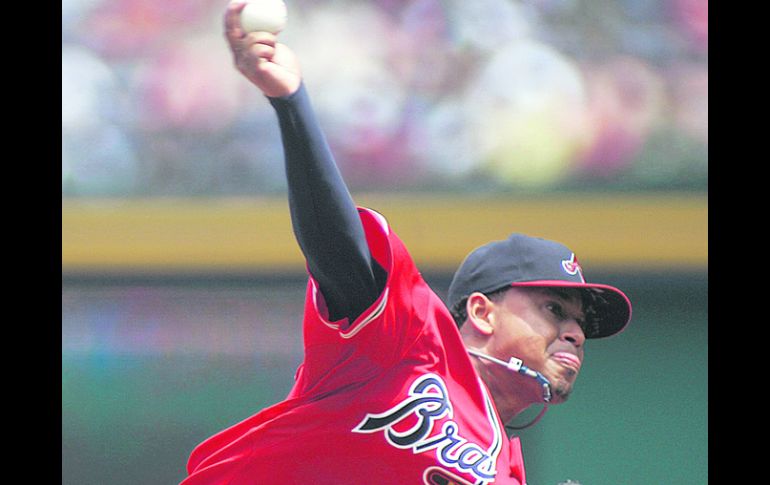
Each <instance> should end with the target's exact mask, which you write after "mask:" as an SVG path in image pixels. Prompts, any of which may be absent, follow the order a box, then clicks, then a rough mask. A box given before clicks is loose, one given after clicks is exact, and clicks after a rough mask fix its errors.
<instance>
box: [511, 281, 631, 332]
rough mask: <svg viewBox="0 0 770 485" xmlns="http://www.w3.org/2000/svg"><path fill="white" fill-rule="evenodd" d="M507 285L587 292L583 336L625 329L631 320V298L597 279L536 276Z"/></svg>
mask: <svg viewBox="0 0 770 485" xmlns="http://www.w3.org/2000/svg"><path fill="white" fill-rule="evenodd" d="M511 286H527V287H544V288H577V289H581V290H585V292H586V294H587V295H588V296H590V301H589V302H588V305H586V306H587V307H586V308H584V312H585V313H586V325H585V328H584V331H585V333H586V338H603V337H609V336H611V335H615V334H617V333H620V332H622V331H623V330H625V329H626V327H627V326H628V324H629V322H630V321H631V300H629V299H628V297H627V296H626V295H625V293H623V292H622V291H620V290H619V289H617V288H615V287H613V286H609V285H602V284H597V283H575V282H571V281H564V280H539V281H522V282H515V283H511Z"/></svg>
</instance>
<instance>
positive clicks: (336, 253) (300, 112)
mask: <svg viewBox="0 0 770 485" xmlns="http://www.w3.org/2000/svg"><path fill="white" fill-rule="evenodd" d="M268 99H269V100H270V103H271V104H272V106H273V107H274V109H275V111H276V113H277V115H278V121H279V126H280V129H281V138H282V141H283V148H284V157H285V162H286V165H285V166H286V178H287V183H288V194H289V209H290V213H291V220H292V227H293V229H294V233H295V236H296V238H297V242H298V243H299V246H300V248H301V250H302V252H303V254H304V256H305V258H306V260H307V263H308V268H309V270H310V273H311V274H312V275H313V277H314V278H315V279H316V281H317V282H318V283H319V286H320V287H321V291H322V293H323V295H324V298H325V299H326V304H327V307H328V308H329V312H330V318H331V319H332V320H336V319H339V318H342V317H348V318H350V319H351V320H352V319H355V317H357V316H358V315H359V314H360V313H362V312H363V311H364V310H365V309H366V308H367V307H368V306H369V305H370V304H371V303H373V302H374V300H375V299H376V298H377V296H378V295H379V293H380V291H381V283H378V280H379V281H381V280H382V275H381V274H380V273H381V272H382V270H381V268H379V267H378V266H377V265H376V263H374V262H373V260H372V258H371V253H370V251H369V247H368V245H367V242H366V237H365V234H364V230H363V226H362V225H361V221H360V218H359V216H358V210H357V209H356V205H355V203H354V201H353V199H352V197H351V195H350V193H349V191H348V188H347V186H346V185H345V183H344V180H343V178H342V175H341V174H340V171H339V169H338V167H337V164H336V163H335V160H334V157H333V154H332V153H331V150H330V148H329V146H328V143H327V141H326V138H325V136H324V134H323V132H322V131H321V129H320V126H319V124H318V123H317V120H316V117H315V113H314V112H313V109H312V105H311V103H310V98H309V96H308V93H307V92H306V90H305V87H304V85H302V86H300V88H299V90H298V91H296V92H295V93H294V94H292V95H290V96H288V97H285V98H268Z"/></svg>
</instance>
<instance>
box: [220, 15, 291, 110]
mask: <svg viewBox="0 0 770 485" xmlns="http://www.w3.org/2000/svg"><path fill="white" fill-rule="evenodd" d="M245 6H246V4H245V3H238V2H232V3H230V4H229V5H228V6H227V10H226V12H225V37H226V38H227V43H228V45H229V46H230V51H232V53H233V60H234V63H235V67H236V68H237V69H238V71H240V73H241V74H243V75H244V76H245V77H246V78H247V79H248V80H249V81H251V82H252V83H253V84H254V85H255V86H257V87H258V88H259V89H260V90H262V93H264V95H265V96H268V97H271V98H277V97H281V96H288V95H290V94H292V93H294V92H295V91H296V90H297V89H298V88H299V86H300V84H301V82H302V75H301V72H300V68H299V62H298V61H297V58H296V56H295V55H294V53H293V52H292V51H291V49H289V48H288V47H287V46H285V45H284V44H280V43H278V42H277V41H276V36H275V35H274V34H272V33H270V32H251V33H248V34H247V33H246V32H244V30H243V29H242V28H241V20H240V13H241V10H243V8H244V7H245Z"/></svg>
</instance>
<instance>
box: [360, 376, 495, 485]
mask: <svg viewBox="0 0 770 485" xmlns="http://www.w3.org/2000/svg"><path fill="white" fill-rule="evenodd" d="M408 417H411V419H412V420H415V421H416V423H415V424H414V425H413V426H411V427H410V428H408V429H406V430H401V431H397V430H396V426H397V425H398V423H401V422H403V421H404V420H405V419H407V418H408ZM444 417H448V418H450V419H448V420H446V421H445V422H444V424H443V426H442V427H441V431H440V432H439V433H434V431H435V424H436V421H437V420H439V419H441V418H444ZM452 417H453V409H452V403H451V401H450V400H449V396H448V393H447V389H446V384H444V381H443V380H441V378H440V377H439V376H437V375H435V374H426V375H423V376H421V377H419V378H418V379H417V380H415V382H414V383H413V384H412V386H411V387H410V389H409V397H407V398H406V399H404V400H403V401H402V402H400V403H399V404H397V405H395V406H393V407H392V408H391V409H389V410H387V411H385V412H383V413H379V414H367V415H366V417H365V418H364V419H363V421H361V423H359V424H358V426H356V427H355V428H354V429H353V431H354V432H356V433H374V432H377V431H383V432H384V434H385V439H386V440H387V441H388V443H390V444H391V445H392V446H394V447H396V448H399V449H411V450H412V451H413V452H414V453H425V452H427V451H430V450H435V453H436V458H437V459H438V461H439V462H440V463H441V464H442V465H444V466H447V467H450V468H454V469H456V470H460V471H463V472H466V473H471V474H472V475H473V476H474V477H476V478H477V479H479V482H478V483H484V482H485V481H487V480H491V479H493V478H494V477H495V475H496V474H497V472H496V470H495V460H494V458H493V454H492V453H491V452H490V451H487V450H484V449H483V448H481V447H480V446H479V445H477V444H475V443H471V442H470V441H468V440H467V439H465V438H463V437H462V436H460V429H459V426H458V425H457V423H456V422H454V421H452V419H451V418H452ZM495 448H496V446H495V444H493V449H495Z"/></svg>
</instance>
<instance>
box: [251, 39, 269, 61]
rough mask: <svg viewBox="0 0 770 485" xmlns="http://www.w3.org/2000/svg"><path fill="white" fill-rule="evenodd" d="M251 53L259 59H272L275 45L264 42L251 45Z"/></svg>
mask: <svg viewBox="0 0 770 485" xmlns="http://www.w3.org/2000/svg"><path fill="white" fill-rule="evenodd" d="M249 53H250V54H251V55H253V56H254V57H257V58H258V60H270V59H272V58H273V55H275V47H273V46H271V45H267V44H263V43H254V44H251V45H249Z"/></svg>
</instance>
